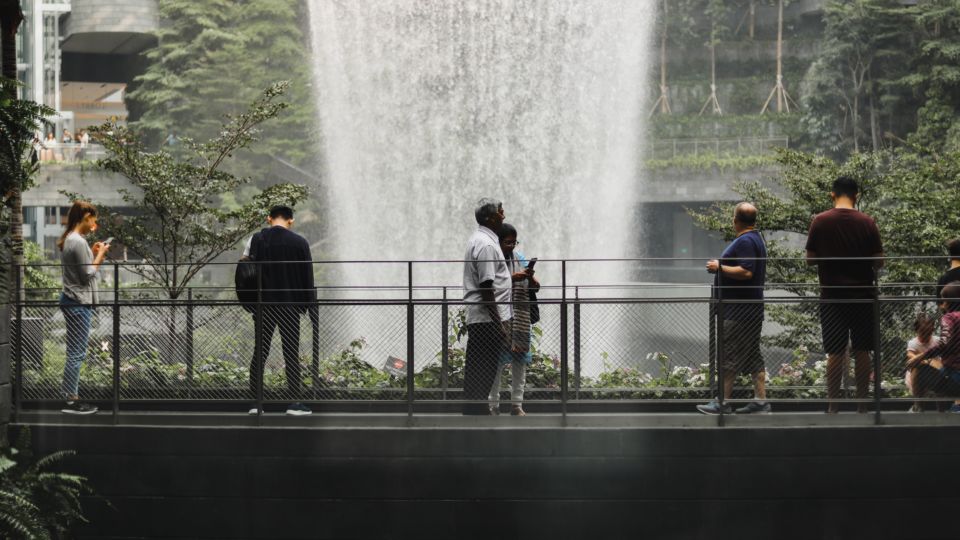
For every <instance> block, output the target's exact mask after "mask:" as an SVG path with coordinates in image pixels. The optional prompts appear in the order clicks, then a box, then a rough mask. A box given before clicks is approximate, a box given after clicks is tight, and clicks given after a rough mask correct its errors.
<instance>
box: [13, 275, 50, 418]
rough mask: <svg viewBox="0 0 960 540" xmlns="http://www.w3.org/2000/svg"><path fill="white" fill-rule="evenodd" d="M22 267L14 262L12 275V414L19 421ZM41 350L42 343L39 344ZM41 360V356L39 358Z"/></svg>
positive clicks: (20, 396)
mask: <svg viewBox="0 0 960 540" xmlns="http://www.w3.org/2000/svg"><path fill="white" fill-rule="evenodd" d="M22 271H23V270H22V268H21V267H20V266H19V265H17V264H16V263H14V265H13V275H14V278H13V279H14V283H15V284H16V294H15V296H14V302H16V304H14V309H15V310H16V316H17V324H16V325H15V326H14V327H13V347H10V349H11V350H12V351H13V369H14V375H13V379H14V388H13V400H14V403H13V414H14V420H15V421H17V422H19V421H20V415H21V413H22V412H23V300H24V299H25V298H26V294H25V291H24V290H23V288H24V284H23V280H22V279H21V277H20V272H22ZM40 347H41V350H43V349H42V347H43V343H41V344H40ZM41 360H42V358H41Z"/></svg>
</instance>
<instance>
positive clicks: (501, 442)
mask: <svg viewBox="0 0 960 540" xmlns="http://www.w3.org/2000/svg"><path fill="white" fill-rule="evenodd" d="M32 429H33V432H32V434H33V440H34V444H35V448H36V449H37V450H38V451H39V452H41V453H46V452H50V451H54V450H59V449H75V450H77V451H78V452H79V455H78V456H77V457H75V458H72V459H71V461H70V462H69V468H70V469H71V470H73V471H76V472H79V473H81V474H84V475H86V476H88V477H89V478H90V480H91V482H92V483H93V485H94V486H95V488H96V490H97V491H98V492H99V493H100V494H102V495H103V496H105V497H106V498H107V499H109V501H110V502H111V504H112V505H113V507H114V509H112V510H111V509H108V508H106V507H105V506H104V505H103V504H102V503H98V502H96V501H94V500H91V499H87V500H86V501H85V505H84V506H85V509H86V512H87V514H88V517H89V518H90V519H91V524H90V525H88V526H85V527H82V528H81V529H80V530H79V531H78V535H77V537H78V538H98V539H108V538H121V537H122V538H237V539H240V538H258V539H260V538H262V539H266V538H284V539H299V538H314V539H318V538H373V539H376V538H423V539H429V538H438V539H441V538H442V539H450V538H524V539H539V538H544V539H550V540H557V539H561V538H603V539H605V540H606V539H616V538H625V539H626V538H630V539H636V538H658V539H659V538H677V539H697V538H709V539H723V538H731V539H734V538H735V539H738V540H742V539H764V540H767V539H771V538H775V539H777V540H787V539H794V538H796V539H803V540H809V539H811V538H816V539H838V540H839V539H843V540H856V539H860V538H863V539H868V538H869V539H871V540H872V539H876V538H925V539H938V538H956V534H955V530H954V529H955V527H954V524H953V521H952V520H950V519H949V518H948V517H947V516H949V509H950V508H953V507H955V506H956V504H957V503H958V502H960V495H958V494H957V491H956V489H955V486H954V485H953V482H952V481H950V478H952V476H951V474H950V473H949V471H950V470H951V469H950V467H951V464H952V462H953V460H954V459H955V458H954V455H953V449H954V448H956V447H957V445H958V444H960V426H958V427H951V426H943V427H925V428H907V427H892V426H887V427H848V428H841V427H827V428H786V429H783V428H767V429H764V428H754V429H748V428H733V427H728V428H685V429H684V428H621V429H610V428H593V429H577V428H566V429H564V428H539V429H509V428H506V429H505V428H499V429H495V428H472V429H471V428H460V429H455V428H447V429H443V428H378V429H370V428H354V429H346V428H344V429H334V428H330V429H300V428H290V427H288V428H260V429H258V428H250V427H247V428H210V427H206V428H176V427H131V426H127V427H115V426H99V427H97V426H72V427H69V426H54V425H45V426H34V427H33V428H32ZM938 471H940V472H938ZM944 512H947V513H946V514H944Z"/></svg>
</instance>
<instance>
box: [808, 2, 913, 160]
mask: <svg viewBox="0 0 960 540" xmlns="http://www.w3.org/2000/svg"><path fill="white" fill-rule="evenodd" d="M911 21H912V20H911V18H910V17H909V16H908V14H907V12H905V10H904V9H903V7H902V6H901V4H900V3H899V2H898V1H897V0H830V1H829V2H828V3H827V4H826V6H825V7H824V23H825V28H824V37H823V46H822V48H821V52H820V55H819V57H818V58H817V60H816V61H815V62H814V63H813V65H812V66H811V67H810V69H809V71H808V73H807V75H806V77H805V81H804V86H805V91H804V98H803V104H804V109H805V110H806V113H805V124H806V126H807V128H808V129H809V131H810V132H811V138H812V139H813V140H812V141H811V142H812V143H813V144H814V146H816V147H819V148H826V149H829V150H831V151H833V153H834V154H837V155H839V154H842V153H844V152H848V151H850V150H852V151H854V152H858V151H860V150H861V148H870V149H872V150H878V149H880V148H881V147H882V145H883V131H884V130H883V129H882V127H881V126H882V125H883V123H884V122H883V116H884V115H886V116H887V117H888V118H889V117H891V116H892V114H893V111H892V105H893V104H895V103H897V102H898V101H899V100H898V99H897V98H896V96H895V90H894V87H895V86H896V81H897V80H898V79H899V78H900V77H902V76H903V75H904V74H905V73H906V71H907V70H908V69H909V66H910V58H911V51H912V48H913V39H912V30H913V25H912V23H911Z"/></svg>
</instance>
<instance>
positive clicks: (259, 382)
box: [250, 261, 267, 425]
mask: <svg viewBox="0 0 960 540" xmlns="http://www.w3.org/2000/svg"><path fill="white" fill-rule="evenodd" d="M254 264H256V265H257V266H256V269H257V307H256V312H255V313H254V321H253V324H254V329H253V336H254V337H253V341H254V343H253V362H251V363H250V369H253V370H255V373H254V377H253V381H254V384H255V386H256V388H254V392H255V393H256V396H255V398H256V400H257V424H258V425H259V424H260V423H261V422H262V421H263V377H264V372H265V371H266V366H265V365H264V364H266V363H267V359H266V358H265V357H264V356H265V355H264V354H263V352H264V351H263V345H264V343H263V342H264V339H263V262H262V261H256V262H255V263H254Z"/></svg>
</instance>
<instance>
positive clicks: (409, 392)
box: [407, 261, 414, 417]
mask: <svg viewBox="0 0 960 540" xmlns="http://www.w3.org/2000/svg"><path fill="white" fill-rule="evenodd" d="M413 315H414V313H413V261H408V262H407V416H408V417H413V390H414V388H413V372H414V366H413V361H414V359H413V329H414V328H413Z"/></svg>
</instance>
